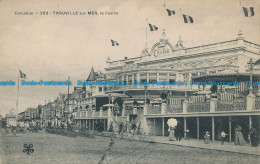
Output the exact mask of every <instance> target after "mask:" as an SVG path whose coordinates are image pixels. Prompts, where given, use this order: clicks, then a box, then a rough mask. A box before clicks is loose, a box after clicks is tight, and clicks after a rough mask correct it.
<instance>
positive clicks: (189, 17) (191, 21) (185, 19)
mask: <svg viewBox="0 0 260 164" xmlns="http://www.w3.org/2000/svg"><path fill="white" fill-rule="evenodd" d="M182 16H183V19H184V23H193V18H192V17H191V16H188V15H184V14H182Z"/></svg>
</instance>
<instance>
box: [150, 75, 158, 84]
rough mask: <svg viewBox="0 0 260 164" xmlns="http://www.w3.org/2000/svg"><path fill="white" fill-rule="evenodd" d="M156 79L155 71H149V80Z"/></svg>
mask: <svg viewBox="0 0 260 164" xmlns="http://www.w3.org/2000/svg"><path fill="white" fill-rule="evenodd" d="M153 81H157V73H149V82H150V83H152V82H153Z"/></svg>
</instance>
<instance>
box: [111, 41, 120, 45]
mask: <svg viewBox="0 0 260 164" xmlns="http://www.w3.org/2000/svg"><path fill="white" fill-rule="evenodd" d="M111 43H112V46H119V44H118V43H117V42H116V41H114V40H111Z"/></svg>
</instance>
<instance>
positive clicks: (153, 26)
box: [148, 23, 158, 31]
mask: <svg viewBox="0 0 260 164" xmlns="http://www.w3.org/2000/svg"><path fill="white" fill-rule="evenodd" d="M148 24H149V23H148ZM149 27H150V31H156V30H158V27H156V26H155V25H152V24H149Z"/></svg>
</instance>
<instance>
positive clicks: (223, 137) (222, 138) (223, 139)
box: [220, 130, 227, 145]
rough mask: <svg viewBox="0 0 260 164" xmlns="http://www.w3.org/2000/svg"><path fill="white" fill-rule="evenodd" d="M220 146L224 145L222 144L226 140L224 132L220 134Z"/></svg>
mask: <svg viewBox="0 0 260 164" xmlns="http://www.w3.org/2000/svg"><path fill="white" fill-rule="evenodd" d="M220 135H221V145H223V144H224V142H225V138H226V135H227V134H226V133H225V132H224V130H223V131H222V132H221V134H220Z"/></svg>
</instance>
